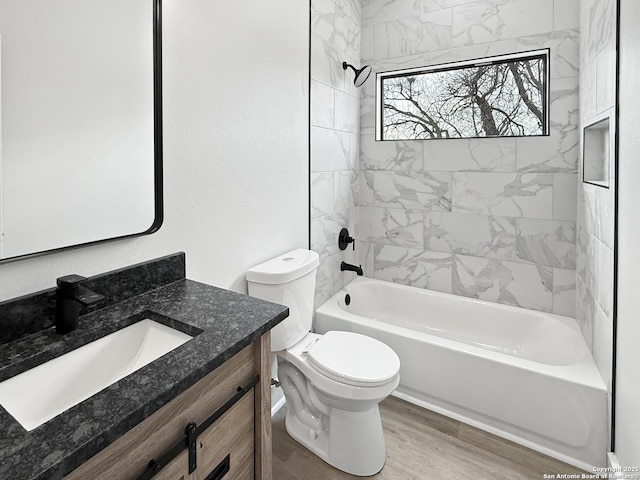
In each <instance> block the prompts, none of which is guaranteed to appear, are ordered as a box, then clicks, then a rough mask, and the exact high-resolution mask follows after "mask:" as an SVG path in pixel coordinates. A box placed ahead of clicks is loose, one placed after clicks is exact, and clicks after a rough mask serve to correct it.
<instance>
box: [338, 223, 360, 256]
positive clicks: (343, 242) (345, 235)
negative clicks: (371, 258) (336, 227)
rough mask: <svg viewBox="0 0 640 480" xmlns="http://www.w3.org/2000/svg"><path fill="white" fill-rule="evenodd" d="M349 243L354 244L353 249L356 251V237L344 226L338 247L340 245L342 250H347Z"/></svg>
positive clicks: (339, 235) (339, 236)
mask: <svg viewBox="0 0 640 480" xmlns="http://www.w3.org/2000/svg"><path fill="white" fill-rule="evenodd" d="M349 244H351V245H352V246H353V250H354V251H355V249H356V242H355V238H353V237H352V236H350V235H349V230H347V229H346V228H343V229H342V230H340V233H339V234H338V247H340V250H345V249H346V248H347V245H349Z"/></svg>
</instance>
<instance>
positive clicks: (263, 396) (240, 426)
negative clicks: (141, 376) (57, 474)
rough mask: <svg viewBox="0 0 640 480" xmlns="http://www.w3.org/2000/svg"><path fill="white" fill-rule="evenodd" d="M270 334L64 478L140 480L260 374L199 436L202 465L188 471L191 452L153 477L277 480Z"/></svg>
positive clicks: (164, 479)
mask: <svg viewBox="0 0 640 480" xmlns="http://www.w3.org/2000/svg"><path fill="white" fill-rule="evenodd" d="M269 347H270V340H269V333H268V332H267V333H266V334H265V335H263V336H262V337H261V338H260V339H259V340H257V341H256V342H254V343H253V344H252V345H249V346H248V347H246V348H245V349H243V350H241V351H240V352H238V353H237V354H236V355H234V356H233V357H232V358H230V359H229V360H227V361H226V362H225V363H223V364H222V365H221V366H219V367H218V368H216V369H215V370H214V371H213V372H211V373H209V374H208V375H207V376H206V377H204V378H203V379H202V380H200V381H199V382H198V383H196V384H195V385H193V386H192V387H190V388H189V389H188V390H186V391H185V392H183V393H182V394H180V395H178V396H177V397H176V398H175V399H174V400H172V401H171V402H170V403H168V404H167V405H165V406H164V407H162V408H161V409H160V410H158V411H157V412H155V413H154V414H153V415H151V416H150V417H148V418H146V419H145V420H143V421H142V422H141V423H140V424H138V425H137V426H135V427H134V428H133V429H131V430H130V431H129V432H127V433H126V434H124V435H123V436H122V437H120V438H118V439H117V440H116V441H115V442H113V443H112V444H111V445H109V446H108V447H106V448H105V449H104V450H102V451H100V452H99V453H97V454H96V455H95V456H93V457H92V458H90V459H89V460H88V461H87V462H85V463H84V464H82V465H80V466H79V467H78V468H76V469H75V470H74V471H73V472H71V473H70V474H69V475H67V476H66V477H65V480H92V479H99V480H135V479H137V478H138V477H139V476H140V475H142V474H143V473H144V472H145V470H146V469H147V466H148V464H149V462H150V461H151V460H158V459H160V458H161V457H162V456H163V455H164V454H165V453H167V452H168V451H169V450H170V449H171V448H172V447H173V446H175V445H176V444H177V443H179V442H180V441H181V440H184V438H185V427H186V426H187V425H188V424H189V423H190V422H195V423H196V425H201V424H203V423H204V422H205V421H206V420H207V419H208V418H209V417H211V415H212V414H214V412H216V411H219V409H220V408H221V407H222V406H223V405H224V404H225V403H227V402H228V401H229V400H230V399H231V398H233V397H234V395H236V394H237V390H238V387H244V386H246V385H248V384H250V383H251V382H252V380H254V379H255V378H256V376H257V375H259V376H260V379H259V381H258V383H257V384H256V385H255V387H254V388H253V389H252V390H250V391H248V392H247V393H246V394H244V396H242V397H241V398H240V399H239V400H238V401H237V402H236V403H234V404H233V406H232V407H231V408H229V409H228V410H227V411H226V412H225V413H224V414H222V416H220V417H219V418H217V419H216V421H215V422H214V423H213V424H211V425H210V426H209V427H208V428H207V429H206V430H204V432H202V433H200V434H199V435H198V437H197V439H196V452H197V453H196V459H197V468H196V469H195V470H194V471H193V472H192V473H191V474H190V473H189V467H188V451H187V449H186V448H185V449H184V450H182V451H181V452H180V453H179V454H178V455H177V456H176V457H175V458H174V459H173V460H171V461H170V462H169V463H168V464H167V465H165V466H164V467H163V468H162V469H161V470H160V471H159V472H157V473H156V474H155V475H154V476H153V477H152V478H153V480H221V479H223V478H224V480H250V479H254V478H255V479H258V480H271V478H272V477H271V386H270V380H271V371H270V368H269V353H270V348H269Z"/></svg>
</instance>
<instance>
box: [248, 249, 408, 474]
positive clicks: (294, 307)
mask: <svg viewBox="0 0 640 480" xmlns="http://www.w3.org/2000/svg"><path fill="white" fill-rule="evenodd" d="M318 263H319V262H318V254H317V253H316V252H312V251H309V250H303V249H298V250H294V251H292V252H289V253H286V254H284V255H281V256H279V257H277V258H274V259H273V260H269V261H267V262H265V263H262V264H260V265H258V266H256V267H254V268H252V269H250V270H249V271H248V272H247V275H246V278H247V281H248V283H249V295H251V296H252V297H257V298H261V299H264V300H268V301H271V302H275V303H280V304H282V305H286V306H288V307H289V317H288V318H287V319H285V320H284V321H283V322H281V323H280V324H278V325H277V326H276V327H275V328H274V329H273V330H271V350H272V351H273V352H276V354H277V357H278V377H279V380H280V382H281V384H282V388H283V390H284V395H285V398H286V402H287V418H286V422H285V425H286V428H287V432H288V433H289V435H291V436H292V437H293V438H294V439H296V440H297V441H298V442H299V443H300V444H302V445H303V446H304V447H306V448H308V449H309V450H311V451H312V452H313V453H315V454H316V455H318V456H319V457H320V458H322V459H323V460H324V461H325V462H327V463H329V464H330V465H333V466H334V467H336V468H338V469H340V470H343V471H345V472H348V473H350V474H352V475H360V476H369V475H374V474H376V473H377V472H379V471H380V469H382V467H383V465H384V462H385V456H386V453H385V447H384V436H383V433H382V423H381V421H380V413H379V410H378V403H380V402H381V401H382V400H384V399H385V398H386V397H387V396H388V395H389V394H391V392H393V390H395V388H396V387H397V386H398V382H399V380H400V377H399V374H398V372H399V370H400V360H399V359H398V356H397V355H396V354H395V352H394V351H393V350H392V349H391V348H389V347H388V346H387V345H385V344H384V343H382V342H379V341H378V340H375V339H373V338H370V337H367V336H364V335H360V334H357V333H351V332H341V331H331V332H327V333H325V334H324V335H319V334H315V333H310V332H309V330H310V328H311V320H312V314H313V299H314V294H315V284H316V269H317V268H318Z"/></svg>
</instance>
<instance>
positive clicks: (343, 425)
mask: <svg viewBox="0 0 640 480" xmlns="http://www.w3.org/2000/svg"><path fill="white" fill-rule="evenodd" d="M326 423H328V425H326ZM323 424H325V427H326V430H323V431H317V430H313V429H311V428H309V427H308V426H306V425H304V424H303V423H302V422H300V420H299V419H298V417H297V416H296V415H295V412H294V411H293V410H288V411H287V417H286V420H285V427H286V429H287V433H288V434H289V435H290V436H291V437H292V438H293V439H294V440H296V441H297V442H298V443H299V444H301V445H302V446H303V447H305V448H307V449H308V450H310V451H311V452H313V453H314V454H316V455H317V456H318V457H320V458H321V459H322V460H324V461H325V462H327V463H328V464H329V465H331V466H333V467H335V468H337V469H339V470H342V471H344V472H347V473H350V474H351V475H357V476H362V477H368V476H371V475H375V474H376V473H378V472H379V471H380V470H382V467H383V466H384V462H385V459H386V450H385V445H384V435H383V432H382V422H381V420H380V411H379V409H378V405H377V404H376V405H374V406H373V407H372V408H370V409H368V410H364V411H359V412H353V411H346V410H340V409H337V408H331V412H330V415H329V416H327V417H324V418H323Z"/></svg>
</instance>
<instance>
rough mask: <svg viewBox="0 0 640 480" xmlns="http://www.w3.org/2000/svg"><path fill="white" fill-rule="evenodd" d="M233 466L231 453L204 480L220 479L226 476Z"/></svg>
mask: <svg viewBox="0 0 640 480" xmlns="http://www.w3.org/2000/svg"><path fill="white" fill-rule="evenodd" d="M230 468H231V454H230V453H229V454H228V455H227V456H226V457H225V459H224V460H222V461H221V462H220V463H219V464H218V466H217V467H216V468H214V469H213V470H212V472H211V473H210V474H209V475H207V478H205V479H204V480H220V479H221V478H222V477H224V476H225V475H226V474H227V473H228V472H229V469H230Z"/></svg>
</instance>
